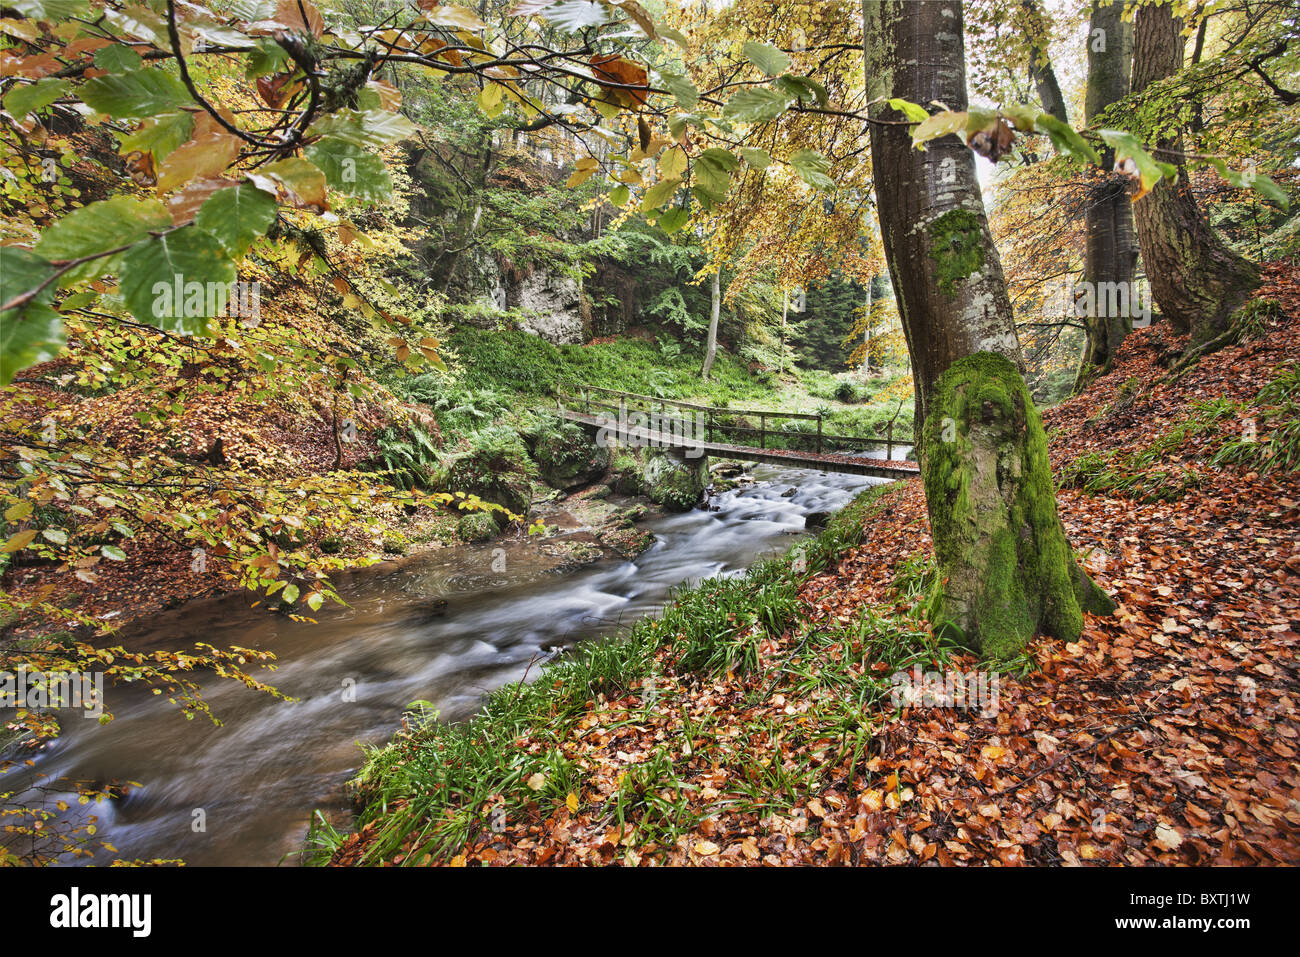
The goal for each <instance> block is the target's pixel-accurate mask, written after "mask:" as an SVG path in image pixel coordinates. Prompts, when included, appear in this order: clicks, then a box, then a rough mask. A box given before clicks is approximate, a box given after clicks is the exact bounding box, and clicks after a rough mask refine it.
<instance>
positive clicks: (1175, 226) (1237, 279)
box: [1133, 3, 1260, 346]
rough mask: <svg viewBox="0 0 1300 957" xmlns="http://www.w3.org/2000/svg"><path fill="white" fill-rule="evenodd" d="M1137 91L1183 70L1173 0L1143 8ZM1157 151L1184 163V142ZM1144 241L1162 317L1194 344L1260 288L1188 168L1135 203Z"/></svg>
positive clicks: (1168, 141) (1220, 327) (1222, 325)
mask: <svg viewBox="0 0 1300 957" xmlns="http://www.w3.org/2000/svg"><path fill="white" fill-rule="evenodd" d="M1134 37H1135V43H1134V52H1133V92H1134V93H1141V92H1142V91H1143V90H1145V89H1146V88H1147V87H1148V86H1150V85H1151V84H1152V83H1155V82H1156V81H1158V80H1162V79H1164V78H1165V77H1167V76H1171V75H1173V74H1174V73H1176V72H1177V71H1178V70H1179V69H1180V68H1181V67H1182V65H1183V46H1184V41H1183V36H1182V21H1181V20H1180V19H1178V18H1176V17H1175V16H1174V15H1173V9H1172V7H1171V6H1170V5H1169V4H1167V3H1162V4H1159V5H1144V6H1142V7H1139V8H1138V11H1137V17H1136V26H1135V28H1134ZM1155 146H1156V147H1157V148H1158V149H1159V150H1163V151H1164V152H1162V153H1158V154H1157V158H1159V159H1162V160H1166V161H1170V160H1172V161H1175V162H1178V160H1179V158H1180V157H1181V155H1182V153H1181V151H1182V141H1181V137H1166V138H1164V139H1161V140H1160V141H1159V142H1158V143H1156V144H1155ZM1134 215H1135V217H1136V220H1137V234H1138V242H1139V243H1140V245H1141V247H1142V262H1143V263H1144V265H1145V267H1146V274H1147V279H1148V281H1149V282H1150V283H1151V292H1152V295H1153V296H1154V298H1155V301H1156V305H1157V306H1159V307H1160V312H1161V314H1162V315H1163V316H1164V317H1165V319H1166V320H1168V321H1169V322H1170V323H1171V324H1172V325H1173V327H1174V328H1175V329H1176V330H1178V331H1179V332H1190V333H1191V341H1190V345H1191V346H1196V345H1198V344H1202V343H1205V342H1208V341H1210V340H1211V339H1214V338H1215V337H1216V336H1218V335H1219V334H1220V333H1222V332H1224V331H1225V330H1226V329H1227V327H1228V318H1229V316H1230V315H1231V314H1232V312H1233V310H1235V309H1236V308H1237V307H1238V306H1240V305H1241V304H1242V303H1244V302H1245V301H1246V300H1247V298H1249V296H1250V294H1251V293H1252V292H1253V291H1254V290H1255V289H1256V288H1257V287H1258V286H1259V282H1260V276H1259V270H1258V269H1256V268H1255V266H1254V265H1253V264H1252V263H1251V262H1250V261H1249V260H1247V259H1245V258H1243V257H1242V256H1239V255H1237V254H1236V253H1235V252H1233V251H1232V250H1231V249H1229V248H1228V247H1227V245H1226V244H1225V243H1224V242H1223V240H1222V239H1220V238H1219V235H1218V234H1217V233H1216V232H1215V231H1214V229H1213V228H1212V227H1211V226H1210V224H1209V223H1208V222H1206V220H1205V217H1204V216H1202V215H1201V211H1200V208H1199V207H1198V206H1197V205H1196V197H1195V196H1193V195H1192V190H1191V183H1190V182H1189V180H1188V177H1187V170H1186V168H1184V167H1183V165H1182V163H1181V162H1178V179H1177V180H1176V181H1175V182H1173V183H1170V182H1161V183H1159V184H1158V185H1157V186H1156V187H1155V189H1153V190H1152V191H1151V193H1150V195H1148V196H1145V197H1143V198H1142V199H1140V200H1139V201H1138V202H1137V203H1136V204H1135V206H1134Z"/></svg>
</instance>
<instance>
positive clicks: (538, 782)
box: [524, 771, 546, 791]
mask: <svg viewBox="0 0 1300 957" xmlns="http://www.w3.org/2000/svg"><path fill="white" fill-rule="evenodd" d="M524 783H525V784H527V785H528V787H529V788H530V789H531V790H533V791H540V790H541V789H542V788H544V787H546V775H545V774H542V772H540V771H538V772H537V773H536V774H534V775H533V776H532V777H531V778H529V779H528V780H527V781H525V782H524Z"/></svg>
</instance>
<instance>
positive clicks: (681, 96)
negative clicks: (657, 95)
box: [659, 72, 700, 110]
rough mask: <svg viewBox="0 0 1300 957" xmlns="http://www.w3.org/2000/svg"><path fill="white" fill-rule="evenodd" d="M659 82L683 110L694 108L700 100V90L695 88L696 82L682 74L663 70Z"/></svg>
mask: <svg viewBox="0 0 1300 957" xmlns="http://www.w3.org/2000/svg"><path fill="white" fill-rule="evenodd" d="M659 82H660V84H661V85H662V86H663V88H664V89H665V90H667V91H668V92H669V93H671V94H672V95H673V98H674V99H676V100H677V105H678V106H680V107H681V108H682V109H683V110H693V109H695V107H696V105H697V104H698V103H699V102H700V91H699V90H697V89H696V88H695V84H694V83H692V82H691V81H690V80H688V79H687V78H686V77H684V76H682V75H680V74H677V73H662V72H661V73H660V74H659Z"/></svg>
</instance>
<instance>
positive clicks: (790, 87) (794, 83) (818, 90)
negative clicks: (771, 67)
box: [772, 76, 830, 106]
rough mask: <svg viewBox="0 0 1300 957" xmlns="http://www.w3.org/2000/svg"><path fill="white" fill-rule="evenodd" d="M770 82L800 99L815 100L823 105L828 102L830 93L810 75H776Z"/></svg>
mask: <svg viewBox="0 0 1300 957" xmlns="http://www.w3.org/2000/svg"><path fill="white" fill-rule="evenodd" d="M772 84H773V85H774V86H775V87H776V88H777V89H778V90H782V91H784V92H786V93H788V94H789V95H790V96H793V97H796V98H798V99H800V100H805V101H811V100H816V101H817V103H818V105H819V106H825V105H826V104H827V103H829V102H830V94H829V93H827V92H826V87H824V86H822V85H821V84H820V83H818V82H817V81H816V80H814V79H813V78H812V77H810V76H778V77H777V78H776V79H775V80H773V81H772Z"/></svg>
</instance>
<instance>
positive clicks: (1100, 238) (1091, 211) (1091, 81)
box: [1074, 0, 1138, 392]
mask: <svg viewBox="0 0 1300 957" xmlns="http://www.w3.org/2000/svg"><path fill="white" fill-rule="evenodd" d="M1086 42H1087V44H1088V88H1087V95H1086V97H1085V100H1084V113H1085V117H1084V121H1085V123H1086V125H1088V126H1095V125H1096V123H1097V122H1098V118H1099V117H1100V115H1101V112H1102V111H1103V110H1105V109H1106V108H1107V107H1108V106H1110V105H1111V104H1113V103H1117V102H1119V101H1120V100H1122V99H1123V98H1124V97H1125V96H1127V95H1128V90H1129V76H1130V73H1131V71H1132V65H1133V25H1132V24H1131V23H1128V22H1125V20H1124V4H1123V2H1122V0H1093V4H1092V15H1091V19H1090V21H1089V25H1088V39H1087V41H1086ZM1102 164H1103V166H1104V167H1105V168H1107V169H1109V168H1110V167H1111V166H1112V165H1113V164H1114V151H1113V150H1111V149H1110V148H1106V149H1105V150H1104V151H1103V155H1102ZM1084 236H1085V243H1086V252H1085V258H1084V267H1083V281H1084V282H1085V283H1091V284H1092V288H1093V289H1094V290H1096V289H1097V288H1098V287H1099V286H1101V284H1103V283H1114V284H1117V285H1116V288H1127V289H1128V290H1129V294H1128V295H1127V296H1126V297H1124V300H1123V301H1127V302H1129V303H1130V304H1133V303H1135V302H1136V297H1135V296H1134V295H1133V289H1132V282H1133V274H1134V271H1135V269H1136V266H1137V257H1138V243H1137V234H1136V232H1135V231H1134V227H1133V203H1132V201H1131V200H1130V199H1129V196H1128V180H1127V179H1125V178H1124V177H1122V176H1120V175H1119V174H1112V175H1110V176H1108V177H1106V178H1105V179H1103V180H1100V181H1099V182H1097V183H1096V184H1095V185H1094V186H1093V187H1092V189H1091V190H1090V193H1089V196H1088V206H1087V210H1086V212H1085V213H1084ZM1094 301H1095V302H1097V303H1098V304H1100V303H1103V302H1105V301H1106V297H1104V296H1101V295H1097V296H1094ZM1101 312H1102V313H1103V314H1102V315H1095V316H1085V317H1084V325H1085V326H1086V329H1087V342H1086V344H1085V346H1084V350H1083V356H1082V358H1081V359H1080V362H1079V373H1078V375H1077V377H1076V378H1075V383H1074V388H1075V391H1076V392H1077V391H1080V390H1081V389H1083V387H1084V386H1085V385H1087V383H1088V382H1089V381H1090V380H1091V379H1092V378H1093V377H1094V376H1096V375H1097V374H1098V373H1103V372H1106V371H1109V369H1110V365H1111V363H1112V362H1113V361H1114V358H1115V352H1116V350H1118V349H1119V345H1120V343H1121V342H1123V341H1124V337H1125V336H1126V335H1128V333H1129V331H1130V329H1131V328H1132V316H1109V315H1105V314H1104V313H1105V312H1106V310H1105V309H1104V308H1103V309H1101Z"/></svg>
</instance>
